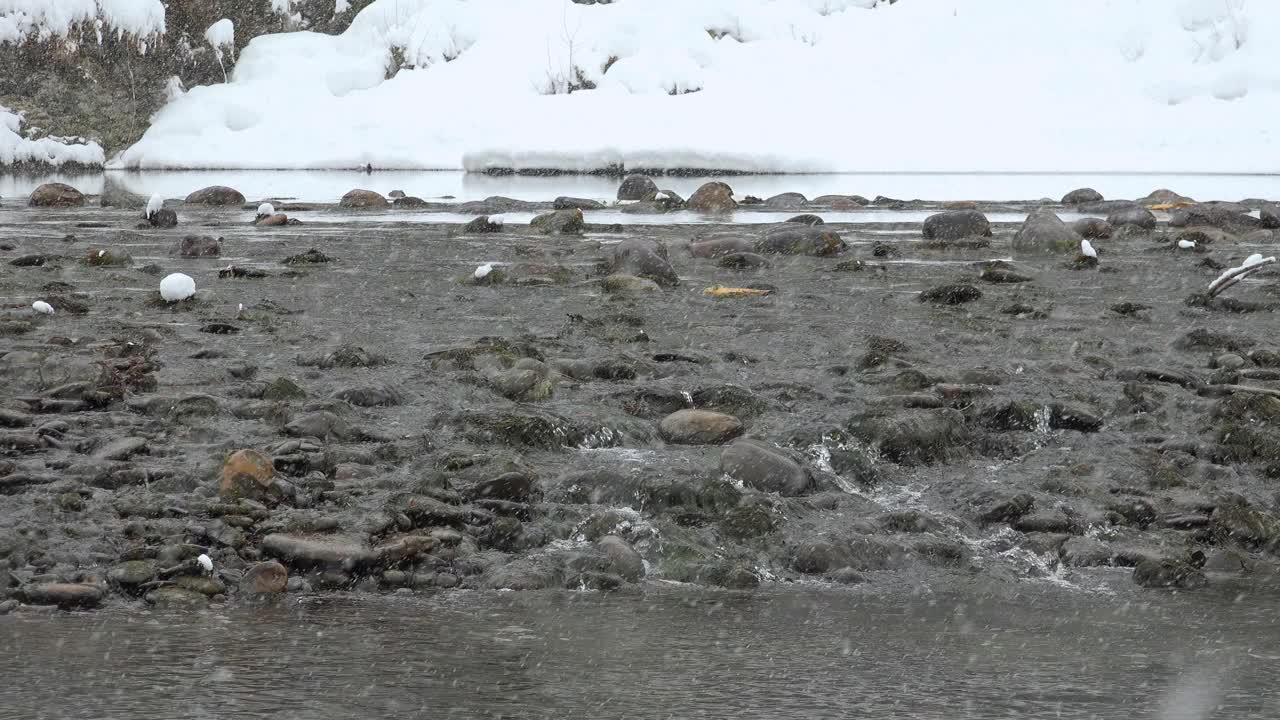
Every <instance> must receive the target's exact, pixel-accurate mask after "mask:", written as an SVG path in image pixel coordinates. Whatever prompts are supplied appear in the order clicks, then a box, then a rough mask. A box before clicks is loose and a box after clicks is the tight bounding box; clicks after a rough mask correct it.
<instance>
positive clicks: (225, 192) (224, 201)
mask: <svg viewBox="0 0 1280 720" xmlns="http://www.w3.org/2000/svg"><path fill="white" fill-rule="evenodd" d="M185 202H186V203H187V204H188V205H214V206H228V205H234V206H237V207H238V206H240V205H244V195H241V194H240V191H239V190H236V189H234V188H229V187H227V186H225V185H211V186H209V187H207V188H201V189H200V190H197V191H195V192H193V193H191V194H190V195H188V196H187V199H186V200H185Z"/></svg>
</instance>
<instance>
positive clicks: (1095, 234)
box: [1071, 217, 1114, 240]
mask: <svg viewBox="0 0 1280 720" xmlns="http://www.w3.org/2000/svg"><path fill="white" fill-rule="evenodd" d="M1071 229H1072V230H1074V231H1076V234H1077V235H1079V236H1080V237H1083V238H1089V239H1091V240H1105V239H1106V238H1109V237H1111V233H1112V232H1114V229H1113V228H1112V227H1111V223H1109V222H1107V221H1106V220H1103V219H1102V218H1092V217H1088V218H1080V219H1079V220H1076V221H1074V222H1072V223H1071Z"/></svg>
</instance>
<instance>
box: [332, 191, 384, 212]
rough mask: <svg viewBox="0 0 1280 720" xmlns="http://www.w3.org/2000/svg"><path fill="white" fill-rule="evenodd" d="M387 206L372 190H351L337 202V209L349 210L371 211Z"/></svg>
mask: <svg viewBox="0 0 1280 720" xmlns="http://www.w3.org/2000/svg"><path fill="white" fill-rule="evenodd" d="M387 205H388V203H387V199H386V198H384V197H382V195H380V194H378V193H376V192H374V191H372V190H351V191H349V192H348V193H347V194H346V195H343V196H342V199H341V200H339V201H338V207H341V208H347V209H349V210H371V209H377V208H385V207H386V206H387Z"/></svg>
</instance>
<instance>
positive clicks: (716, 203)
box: [685, 182, 738, 212]
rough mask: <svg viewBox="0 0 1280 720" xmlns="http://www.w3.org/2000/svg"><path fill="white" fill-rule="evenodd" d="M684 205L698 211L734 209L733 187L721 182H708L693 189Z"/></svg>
mask: <svg viewBox="0 0 1280 720" xmlns="http://www.w3.org/2000/svg"><path fill="white" fill-rule="evenodd" d="M685 207H687V208H688V209H690V210H697V211H700V212H724V211H726V210H736V209H737V208H738V202H737V201H736V200H734V199H733V188H731V187H729V186H728V185H726V184H725V183H722V182H709V183H706V184H705V185H703V186H702V187H700V188H698V189H697V190H695V191H694V193H693V195H692V196H690V197H689V202H687V203H686V204H685Z"/></svg>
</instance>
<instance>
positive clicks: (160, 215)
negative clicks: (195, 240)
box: [147, 208, 178, 230]
mask: <svg viewBox="0 0 1280 720" xmlns="http://www.w3.org/2000/svg"><path fill="white" fill-rule="evenodd" d="M147 224H148V225H150V226H151V227H153V228H160V229H162V230H164V229H168V228H175V227H178V213H176V212H174V211H172V210H169V209H167V208H161V209H159V210H156V211H155V212H153V213H151V214H150V215H148V216H147Z"/></svg>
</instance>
